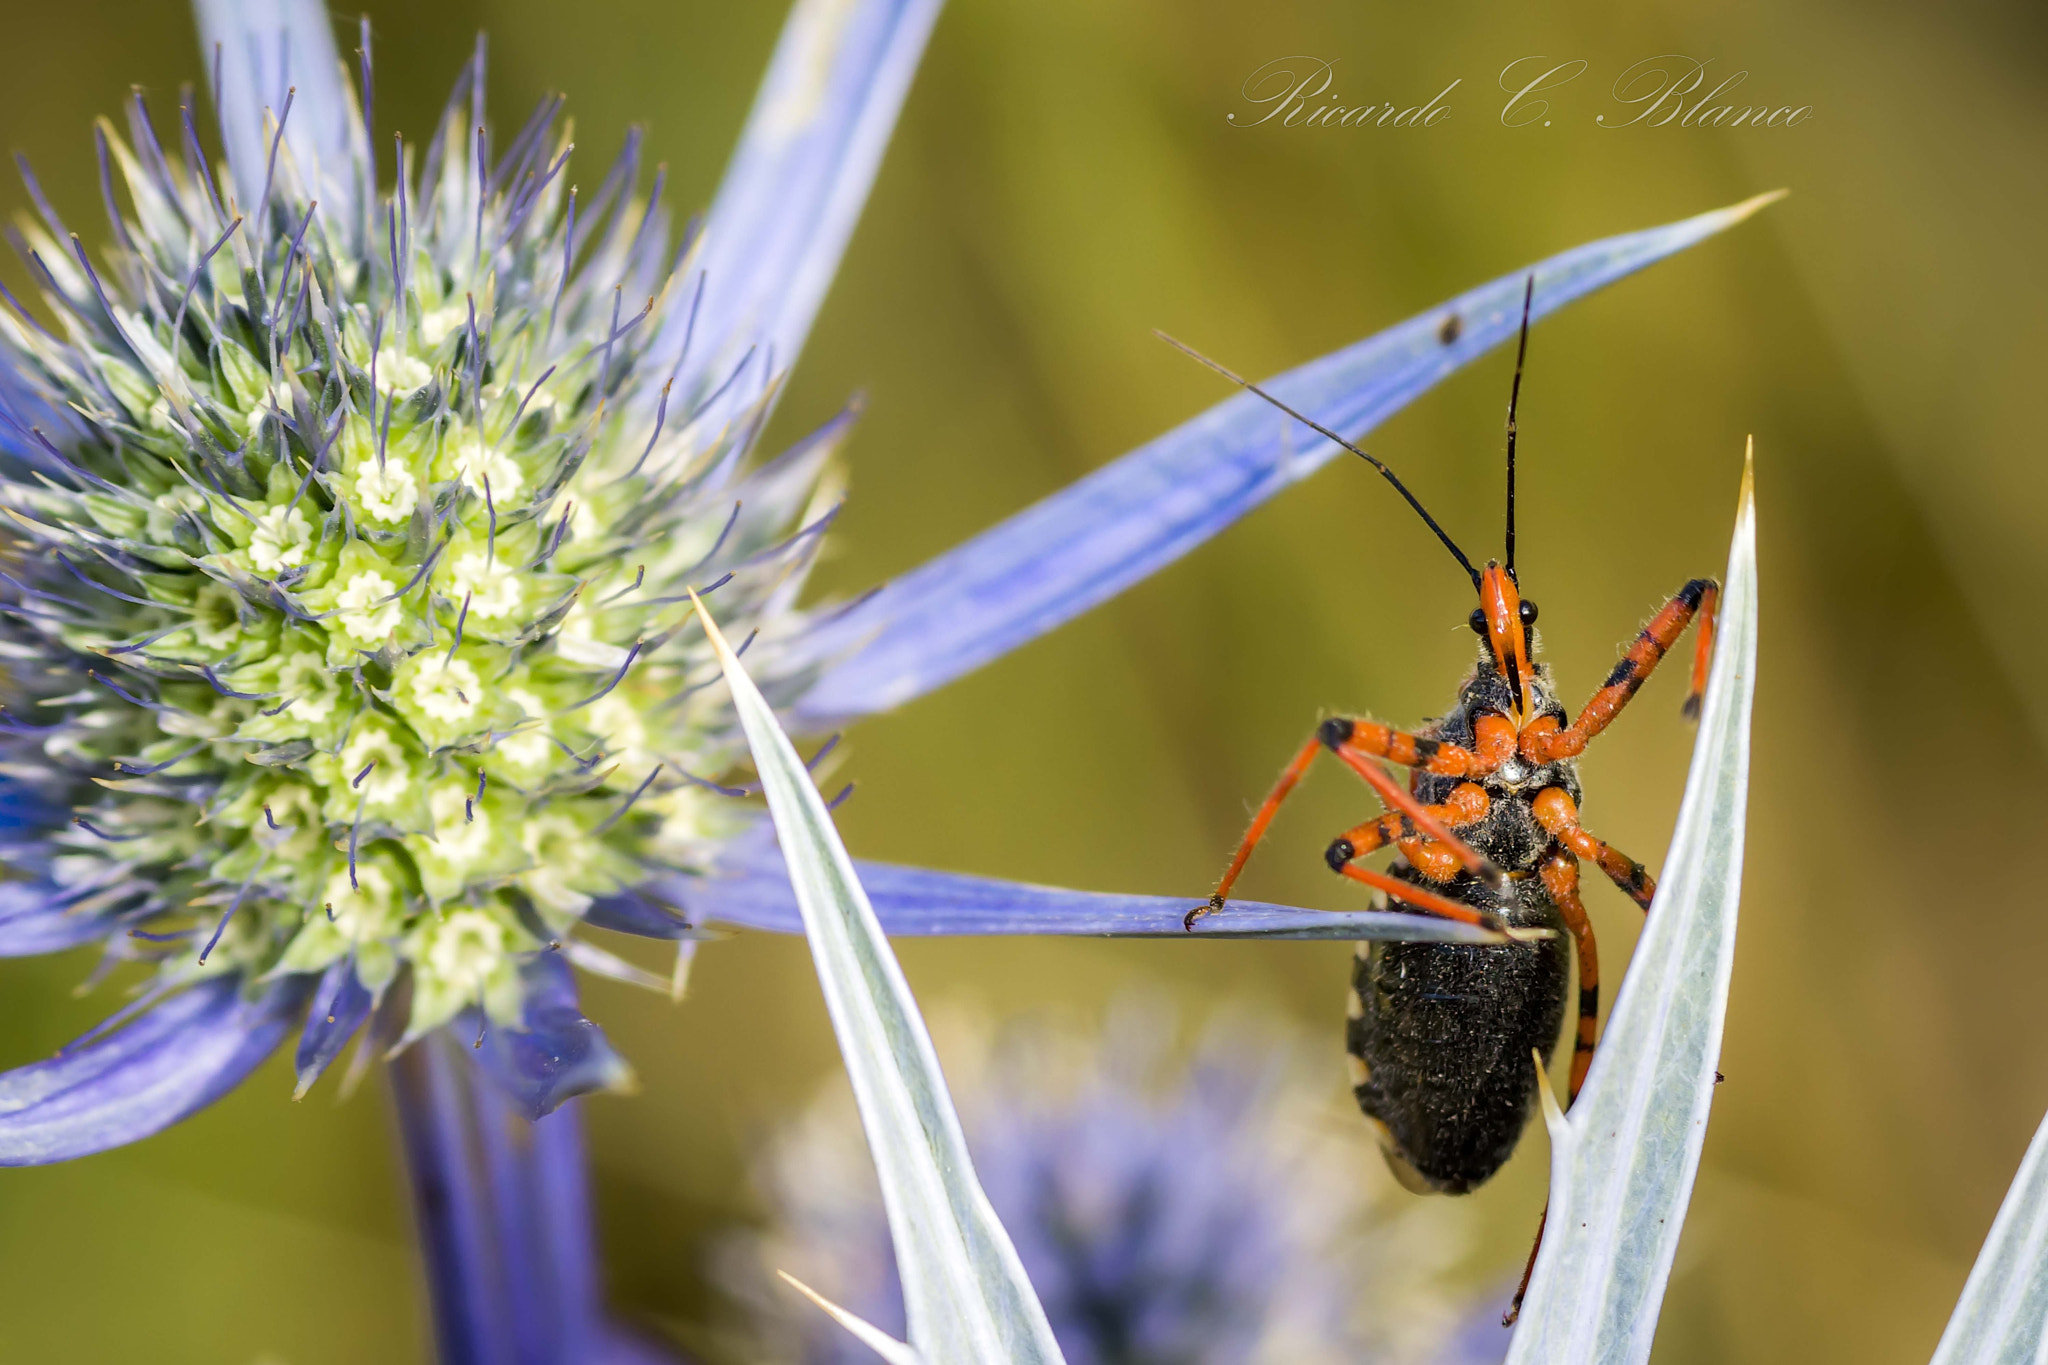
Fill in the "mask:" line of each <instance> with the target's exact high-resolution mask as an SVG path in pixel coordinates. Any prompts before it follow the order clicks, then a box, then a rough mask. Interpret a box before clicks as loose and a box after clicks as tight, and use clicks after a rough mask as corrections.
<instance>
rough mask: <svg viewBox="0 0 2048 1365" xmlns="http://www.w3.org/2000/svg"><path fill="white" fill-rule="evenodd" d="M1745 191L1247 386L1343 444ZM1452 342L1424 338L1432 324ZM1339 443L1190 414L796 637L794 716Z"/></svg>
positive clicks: (876, 687)
mask: <svg viewBox="0 0 2048 1365" xmlns="http://www.w3.org/2000/svg"><path fill="white" fill-rule="evenodd" d="M1777 197H1778V196H1777V195H1775V194H1767V195H1759V196H1757V197H1756V198H1754V199H1750V200H1747V201H1745V202H1743V203H1740V204H1736V205H1734V206H1732V207H1729V208H1725V209H1717V210H1715V211H1713V212H1711V213H1703V214H1700V215H1698V216H1697V217H1693V218H1687V219H1684V220H1682V221H1680V222H1676V223H1670V224H1666V225H1665V226H1663V227H1657V228H1650V229H1648V230H1646V231H1642V232H1633V233H1627V234H1625V235H1622V236H1619V237H1609V238H1606V239H1605V240H1602V241H1598V242H1591V243H1588V244H1587V245H1585V246H1582V247H1577V248H1575V249H1573V250H1571V251H1567V252H1565V253H1563V254H1562V255H1558V256H1553V257H1551V258H1550V259H1549V260H1546V261H1542V262H1539V263H1538V264H1536V265H1534V266H1531V267H1529V268H1527V269H1523V270H1518V271H1515V272H1514V273H1513V274H1510V275H1504V276H1502V277H1501V278H1499V279H1497V280H1494V281H1493V282H1492V283H1490V284H1484V285H1481V286H1479V287H1478V288H1476V289H1472V290H1469V291H1467V292H1466V293H1464V294H1461V295H1459V296H1458V297H1456V298H1454V299H1451V300H1449V301H1448V302H1446V303H1444V304H1443V305H1442V306H1440V307H1437V308H1432V309H1430V310H1429V311H1428V312H1426V313H1421V314H1418V315H1417V316H1415V317H1413V318H1410V319H1409V320H1408V321H1406V322H1404V323H1401V324H1399V325H1398V326H1395V327H1391V328H1389V329H1388V330H1386V331H1384V332H1381V333H1379V334H1378V335H1377V336H1373V337H1369V338H1367V339H1366V340H1364V341H1361V342H1358V343H1357V344H1355V345H1353V346H1350V347H1347V348H1346V349H1344V350H1341V351H1338V352H1335V353H1334V354H1331V355H1328V356H1324V357H1323V358H1322V359H1320V360H1313V361H1310V362H1309V363H1308V364H1306V365H1303V366H1301V367H1299V368H1298V369H1294V370H1290V371H1289V372H1287V373H1286V374H1283V375H1280V376H1279V377H1277V378H1275V379H1273V380H1271V381H1269V382H1268V383H1266V384H1265V385H1263V387H1265V388H1267V389H1268V390H1269V391H1270V392H1272V393H1273V394H1274V395H1275V396H1276V397H1278V398H1280V399H1281V400H1282V401H1284V402H1286V403H1288V404H1290V405H1291V406H1293V407H1295V408H1297V409H1299V410H1300V411H1301V412H1303V413H1306V414H1307V415H1308V416H1310V417H1313V418H1315V419H1316V420H1317V421H1319V422H1321V423H1322V424H1323V425H1324V426H1327V427H1329V428H1331V429H1332V430H1335V431H1338V432H1341V433H1343V434H1344V435H1345V436H1347V437H1349V438H1351V439H1354V440H1355V439H1358V438H1360V437H1362V436H1363V435H1364V433H1366V432H1368V431H1370V430H1371V429H1372V428H1373V427H1375V426H1377V425H1378V424H1379V423H1380V422H1382V421H1385V420H1386V419H1387V418H1388V417H1390V416H1392V415H1393V414H1394V413H1395V412H1398V411H1399V410H1400V409H1401V408H1403V407H1404V406H1406V405H1407V404H1408V403H1409V402H1411V401H1413V400H1414V399H1415V398H1416V397H1417V396H1418V395H1420V394H1422V393H1424V392H1426V391H1427V390H1428V389H1430V388H1431V387H1432V386H1434V385H1435V384H1436V383H1437V382H1438V381H1440V380H1442V379H1443V378H1445V377H1446V376H1447V375H1449V374H1451V373H1452V372H1454V371H1456V370H1457V369H1459V368H1460V367H1462V366H1463V365H1465V364H1466V363H1468V362H1470V361H1472V360H1474V359H1476V358H1478V357H1479V356H1481V355H1483V354H1485V353H1486V352H1487V351H1488V350H1490V349H1492V348H1493V347H1494V346H1497V345H1499V344H1500V343H1501V342H1503V341H1505V340H1507V339H1508V338H1510V337H1512V336H1514V335H1515V331H1516V328H1517V327H1518V326H1519V324H1520V321H1521V306H1522V291H1523V287H1524V285H1525V283H1526V281H1527V280H1528V277H1529V276H1530V274H1531V273H1533V274H1534V275H1535V277H1536V289H1535V296H1534V303H1533V307H1532V309H1531V315H1532V317H1536V318H1541V317H1543V316H1545V315H1546V314H1548V313H1550V312H1552V311H1554V310H1556V309H1558V308H1561V307H1563V306H1564V305H1565V304H1567V303H1570V302H1571V301H1572V300H1574V299H1577V298H1580V297H1583V296H1584V295H1586V294H1590V293H1592V292H1594V291H1595V290H1597V289H1600V288H1602V287H1603V286H1605V285H1608V284H1611V283H1613V282H1614V281H1615V280H1618V279H1620V278H1622V277H1623V276H1625V275H1628V274H1632V273H1633V272H1635V271H1637V270H1640V269H1642V268H1643V267H1644V266H1647V265H1650V264H1652V263H1653V262H1655V261H1659V260H1662V259H1663V258H1664V257H1666V256H1670V255H1672V254H1674V253H1675V252H1679V251H1683V250H1684V249H1685V248H1687V247H1690V246H1693V245H1696V244H1697V243H1699V242H1702V241H1704V240H1706V239H1707V238H1709V237H1712V236H1714V235H1715V234H1716V233H1719V232H1721V231H1723V230H1725V229H1727V228H1730V227H1733V226H1734V225H1735V224H1737V223H1739V222H1741V221H1742V220H1743V219H1745V218H1747V217H1749V215H1750V214H1752V213H1754V212H1756V210H1758V209H1759V208H1761V207H1763V206H1764V205H1765V204H1767V203H1769V202H1771V201H1772V200H1773V199H1775V198H1777ZM1453 316H1455V317H1456V318H1458V319H1459V322H1460V331H1459V332H1458V335H1457V338H1456V340H1454V341H1452V342H1451V343H1450V344H1448V345H1446V344H1445V343H1444V342H1443V341H1442V340H1441V335H1442V329H1443V325H1444V322H1445V320H1446V319H1447V318H1449V317H1453ZM1338 453H1340V448H1339V447H1338V446H1336V445H1335V444H1333V443H1331V442H1329V441H1325V440H1323V439H1322V438H1320V437H1318V436H1316V435H1314V433H1312V432H1309V431H1308V430H1307V429H1306V428H1304V427H1302V426H1301V425H1300V424H1299V423H1297V422H1295V421H1294V420H1293V419H1292V418H1289V417H1287V416H1285V415H1284V414H1282V413H1280V412H1277V411H1275V410H1274V409H1273V408H1272V407H1270V406H1268V405H1267V404H1266V403H1264V402H1263V401H1261V400H1260V399H1259V398H1258V397H1256V396H1255V395H1252V394H1248V393H1247V394H1239V395H1237V396H1236V397H1234V398H1231V399H1229V400H1227V401H1225V402H1223V403H1220V404H1218V405H1217V406H1216V407H1214V408H1211V409H1210V410H1209V411H1207V412H1205V413H1203V414H1202V415H1201V416H1199V417H1197V418H1195V419H1194V420H1193V421H1190V422H1187V423H1184V424H1183V425H1181V426H1179V427H1176V428H1174V429H1173V430H1172V431H1169V432H1167V433H1166V434H1165V435H1164V436H1160V437H1158V438H1157V439H1155V440H1153V441H1151V442H1148V443H1147V444H1145V445H1143V446H1140V447H1139V448H1138V449H1137V450H1134V451H1132V452H1131V453H1130V454H1128V455H1126V456H1124V457H1123V458H1122V459H1120V460H1117V461H1116V462H1115V463H1113V464H1110V465H1108V466H1106V467H1104V468H1102V469H1100V470H1097V471H1096V472H1095V473H1093V474H1091V475H1089V476H1087V477H1086V478H1083V479H1080V480H1078V481H1076V482H1075V483H1073V484H1071V485H1069V486H1068V487H1066V488H1063V489H1061V490H1060V491H1059V492H1057V493H1055V494H1053V495H1052V496H1050V497H1048V498H1045V499H1043V500H1041V501H1039V502H1037V503H1035V504H1033V505H1032V506H1031V507H1028V508H1026V509H1025V510H1024V511H1022V512H1019V513H1017V514H1016V515H1015V516H1013V517H1011V518H1010V519H1009V520H1007V521H1004V522H1002V523H1001V524H999V525H997V526H995V527H993V528H991V529H990V530H988V531H985V532H983V533H982V534H980V535H978V536H976V537H975V538H974V539H972V540H969V541H967V542H966V543H964V544H962V545H960V546H959V547H958V548H956V549H953V550H950V551H947V552H946V553H945V554H942V555H940V556H939V557H938V558H936V559H934V560H932V561H930V562H929V563H927V564H924V565H922V566H920V567H919V568H917V569H914V570H912V571H911V572H909V573H907V574H905V575H903V576H902V577H901V578H898V579H896V580H895V581H894V582H891V583H889V584H887V585H885V586H884V587H882V588H881V589H880V590H879V591H878V592H876V593H875V594H874V595H873V596H872V597H870V598H868V599H867V600H866V601H864V602H862V603H860V604H859V605H858V606H856V607H854V608H853V609H852V610H850V611H848V612H847V613H846V614H845V615H844V616H842V617H840V618H839V619H838V620H836V621H834V622H832V623H831V624H830V625H829V626H827V627H825V628H824V629H822V630H820V631H819V632H817V633H816V634H815V635H814V636H813V637H812V639H811V640H809V641H808V642H807V644H806V648H807V649H811V650H815V651H817V657H819V658H828V657H833V656H844V657H838V658H837V661H836V662H834V663H832V664H831V665H830V666H829V667H827V668H826V669H825V671H824V673H823V675H822V676H821V677H820V678H819V680H818V683H817V685H816V686H815V687H813V688H812V689H811V690H810V691H809V692H808V693H806V694H805V695H804V697H803V699H802V701H801V702H799V703H798V706H797V715H798V716H799V717H800V718H801V719H803V720H804V721H806V722H808V723H811V724H826V723H835V722H837V721H840V720H845V719H849V718H851V717H854V716H862V715H867V714H869V713H871V712H875V711H881V710H886V709H888V708H890V707H892V706H897V705H900V704H902V703H903V702H906V701H909V700H910V699H911V698H913V697H917V696H921V695H922V694H924V693H926V692H929V691H931V690H932V689H933V688H935V687H938V686H941V685H942V684H944V683H946V682H949V681H951V680H952V679H954V678H957V677H959V676H960V675H961V674H963V673H966V672H969V671H971V670H973V669H975V668H979V667H980V666H981V665H983V664H985V663H987V662H989V661H990V660H991V659H995V658H997V657H999V656H1001V655H1003V654H1006V653H1008V652H1009V651H1010V650H1012V649H1015V648H1017V647H1018V646H1019V645H1021V644H1024V643H1025V642H1027V641H1029V640H1032V639H1035V638H1037V637H1038V636H1040V635H1043V634H1045V633H1046V632H1047V631H1049V630H1051V629H1053V628H1054V627H1055V626H1058V625H1060V624H1061V623H1063V622H1065V621H1068V620H1070V619H1072V618H1073V617H1075V616H1078V615H1080V614H1081V613H1082V612H1084V611H1087V610H1088V609H1089V608H1090V607H1093V606H1096V605H1098V604H1100V603H1102V602H1104V601H1106V600H1107V599H1109V598H1111V597H1113V596H1115V595H1116V594H1117V593H1119V592H1121V591H1123V590H1124V589H1125V588H1127V587H1129V586H1131V585H1132V584H1133V583H1136V582H1138V581H1140V580H1141V579H1144V578H1146V577H1148V576H1149V575H1151V574H1153V573H1155V572H1157V571H1158V570H1159V569H1161V568H1163V567H1165V566H1166V565H1167V564H1170V563H1172V562H1173V561H1174V560H1175V559H1178V558H1179V557H1180V556H1182V555H1184V554H1186V553H1187V552H1188V551H1189V550H1192V549H1194V548H1195V547H1196V546H1197V545H1200V544H1201V543H1202V542H1203V541H1205V540H1207V539H1208V538H1209V537H1210V536H1213V535H1215V534H1216V533H1217V532H1218V531H1220V530H1222V529H1223V528H1224V527H1226V526H1228V525H1229V524H1230V523H1232V522H1234V521H1236V520H1237V519H1238V518H1239V517H1241V516H1243V515H1244V514H1245V513H1247V512H1249V511H1251V510H1252V509H1253V508H1254V507H1257V506H1258V505H1259V504H1261V503H1263V502H1265V501H1266V500H1267V499H1268V498H1270V497H1272V496H1273V495H1274V494H1275V493H1278V492H1279V491H1280V490H1281V489H1283V488H1286V487H1288V486H1289V485H1291V484H1294V483H1296V482H1298V481H1300V480H1301V479H1304V478H1306V477H1308V476H1309V475H1310V474H1312V473H1314V472H1315V471H1316V470H1318V469H1320V468H1321V467H1322V466H1323V465H1324V464H1326V463H1328V462H1329V461H1330V460H1331V459H1332V458H1333V457H1334V456H1336V455H1337V454H1338Z"/></svg>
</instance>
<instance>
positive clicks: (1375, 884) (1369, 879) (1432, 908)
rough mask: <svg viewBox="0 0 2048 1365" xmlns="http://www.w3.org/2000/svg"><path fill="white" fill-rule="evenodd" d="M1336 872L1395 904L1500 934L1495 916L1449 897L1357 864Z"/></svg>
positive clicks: (1499, 925)
mask: <svg viewBox="0 0 2048 1365" xmlns="http://www.w3.org/2000/svg"><path fill="white" fill-rule="evenodd" d="M1337 870H1338V871H1339V872H1341V873H1343V874H1344V875H1345V876H1347V877H1349V878H1351V880H1353V881H1355V882H1364V883H1365V884H1366V885H1367V886H1370V887H1372V888H1373V889H1374V890H1376V891H1384V892H1386V893H1387V894H1388V895H1389V896H1392V897H1393V898H1394V899H1395V900H1397V901H1402V902H1404V903H1406V904H1408V905H1411V906H1413V907H1415V908H1416V909H1417V910H1420V911H1422V912H1423V913H1424V914H1428V915H1440V916H1442V917H1443V918H1445V919H1454V920H1457V921H1458V922H1459V923H1460V924H1476V925H1478V926H1479V927H1480V928H1481V929H1492V930H1494V931H1495V932H1500V931H1501V930H1503V929H1504V928H1505V927H1506V926H1505V925H1504V924H1502V922H1501V919H1500V917H1499V916H1498V915H1493V914H1489V913H1487V912H1486V911H1484V910H1478V909H1474V908H1473V907H1472V906H1469V905H1466V904H1464V903H1463V902H1461V901H1454V900H1452V899H1451V898H1450V897H1449V896H1439V895H1438V894H1437V893H1436V892H1434V891H1425V890H1423V889H1422V888H1421V887H1419V886H1416V885H1414V884H1413V883H1411V882H1404V881H1402V880H1401V879H1400V878H1399V877H1393V876H1389V875H1388V874H1386V873H1384V872H1375V871H1373V870H1372V869H1371V868H1369V867H1360V866H1359V865H1358V864H1357V863H1345V864H1344V865H1343V866H1342V867H1340V868H1338V869H1337Z"/></svg>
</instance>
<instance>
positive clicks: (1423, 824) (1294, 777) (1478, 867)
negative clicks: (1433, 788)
mask: <svg viewBox="0 0 2048 1365" xmlns="http://www.w3.org/2000/svg"><path fill="white" fill-rule="evenodd" d="M1356 726H1357V723H1356V722H1353V721H1349V720H1344V719H1341V718H1337V719H1331V720H1327V721H1324V722H1323V723H1322V724H1321V725H1319V726H1317V727H1316V733H1315V735H1314V736H1313V737H1312V738H1311V739H1310V740H1309V741H1308V743H1306V744H1304V745H1302V746H1301V751H1300V752H1299V753H1297V754H1295V756H1294V758H1293V760H1292V761H1291V762H1289V763H1288V765H1287V766H1286V767H1285V768H1283V769H1281V772H1280V778H1279V780H1278V781H1276V782H1275V783H1274V784H1273V790H1272V791H1270V792H1268V793H1267V794H1266V799H1265V801H1264V802H1263V803H1262V804H1261V805H1260V806H1259V809H1258V811H1257V813H1255V814H1254V815H1253V816H1252V822H1251V825H1250V827H1249V828H1247V829H1246V830H1245V832H1244V838H1243V840H1241V841H1240V842H1239V843H1238V846H1237V852H1236V853H1235V854H1233V855H1232V856H1231V859H1230V866H1228V867H1226V868H1225V869H1224V870H1223V877H1222V880H1220V881H1218V882H1217V883H1216V891H1215V894H1214V895H1212V896H1210V897H1209V899H1208V901H1207V902H1206V903H1204V904H1202V905H1198V906H1196V907H1195V908H1194V909H1193V910H1190V911H1189V912H1188V915H1187V919H1186V921H1185V923H1186V924H1187V926H1188V927H1189V928H1190V929H1192V928H1193V927H1194V923H1195V921H1196V920H1198V919H1200V918H1201V917H1202V916H1203V915H1206V914H1209V913H1210V912H1211V911H1215V910H1221V909H1222V908H1223V906H1224V903H1225V902H1226V901H1228V900H1229V899H1230V890H1231V888H1232V887H1233V886H1235V885H1237V879H1238V876H1239V874H1241V873H1242V872H1243V871H1244V866H1245V864H1246V863H1248V862H1250V861H1251V856H1252V850H1253V849H1254V848H1257V847H1258V844H1259V840H1261V839H1263V838H1265V837H1266V829H1267V827H1268V826H1269V825H1271V824H1272V823H1273V817H1274V816H1275V815H1276V814H1278V813H1279V810H1280V803H1281V802H1283V801H1285V800H1286V799H1287V798H1288V796H1289V795H1290V794H1291V793H1292V792H1293V791H1294V789H1295V787H1296V786H1297V785H1299V784H1300V782H1301V779H1302V776H1303V775H1304V774H1306V773H1307V772H1308V769H1309V765H1310V764H1311V763H1314V762H1315V758H1316V752H1317V751H1318V750H1319V749H1323V748H1328V749H1330V750H1332V751H1333V752H1335V753H1336V755H1337V756H1338V757H1339V758H1341V759H1343V760H1344V762H1345V763H1346V765H1348V766H1349V767H1350V768H1351V770H1352V771H1353V772H1355V773H1357V774H1358V775H1359V776H1360V777H1363V778H1364V779H1365V780H1366V782H1367V783H1368V784H1369V785H1370V786H1371V787H1372V789H1373V790H1374V791H1376V792H1378V793H1379V794H1380V799H1381V800H1383V801H1385V802H1386V803H1387V804H1388V805H1389V806H1392V807H1393V808H1394V809H1395V810H1397V811H1400V812H1402V813H1403V814H1405V815H1406V816H1408V818H1409V819H1411V820H1412V821H1414V822H1415V827H1416V828H1417V829H1418V830H1420V831H1421V832H1422V833H1424V834H1427V835H1429V836H1430V837H1431V838H1432V839H1434V840H1436V841H1437V842H1438V843H1440V844H1443V845H1444V846H1445V847H1447V848H1449V849H1450V850H1452V851H1453V852H1454V853H1455V854H1456V855H1457V857H1458V859H1459V860H1460V861H1461V862H1463V863H1464V864H1465V865H1466V866H1467V867H1470V868H1471V869H1472V870H1473V871H1474V872H1475V873H1478V874H1479V875H1480V876H1483V877H1485V878H1486V879H1487V880H1488V881H1489V882H1494V883H1497V882H1498V881H1499V880H1500V877H1501V873H1500V870H1499V869H1498V868H1496V867H1494V866H1493V864H1492V863H1489V862H1488V861H1487V860H1486V859H1484V858H1482V857H1480V856H1479V854H1478V853H1477V852H1476V851H1475V850H1474V849H1472V848H1471V847H1470V846H1469V845H1468V844H1466V843H1465V841H1464V840H1463V839H1460V838H1459V837H1458V836H1457V835H1455V834H1453V833H1451V832H1450V830H1449V829H1448V828H1446V827H1445V825H1444V823H1443V821H1441V820H1439V819H1437V818H1436V817H1435V816H1433V815H1431V814H1430V813H1429V811H1428V808H1426V807H1425V806H1424V805H1423V804H1422V803H1421V802H1420V801H1418V800H1416V799H1415V797H1414V796H1412V795H1411V794H1409V793H1408V792H1407V791H1404V790H1403V789H1402V788H1401V787H1400V786H1399V784H1397V783H1396V782H1395V781H1394V779H1393V778H1391V777H1389V776H1388V775H1387V774H1386V772H1385V771H1383V770H1382V769H1381V768H1380V766H1379V764H1377V763H1375V762H1374V761H1373V758H1372V756H1371V755H1370V754H1369V753H1368V752H1366V751H1364V750H1360V749H1357V748H1354V747H1352V746H1351V745H1350V743H1349V738H1350V736H1351V735H1352V734H1353V733H1354V731H1355V730H1356ZM1406 738H1407V739H1409V740H1410V741H1411V742H1420V741H1416V740H1415V737H1414V736H1407V737H1406ZM1450 747H1452V748H1455V747H1456V746H1450ZM1438 752H1441V750H1439V751H1438ZM1458 752H1460V753H1466V752H1468V751H1466V750H1462V749H1460V750H1458ZM1510 752H1512V750H1510ZM1447 903H1448V902H1447Z"/></svg>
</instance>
